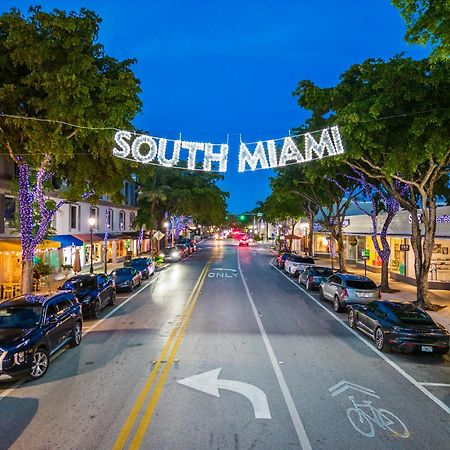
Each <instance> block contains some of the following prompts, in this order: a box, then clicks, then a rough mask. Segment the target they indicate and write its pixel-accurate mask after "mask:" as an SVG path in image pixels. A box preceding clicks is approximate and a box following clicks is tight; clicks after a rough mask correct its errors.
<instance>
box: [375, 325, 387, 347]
mask: <svg viewBox="0 0 450 450" xmlns="http://www.w3.org/2000/svg"><path fill="white" fill-rule="evenodd" d="M375 345H376V346H377V349H378V350H380V351H381V352H387V351H389V346H388V345H387V344H386V339H384V331H383V328H381V327H378V328H377V329H376V330H375Z"/></svg>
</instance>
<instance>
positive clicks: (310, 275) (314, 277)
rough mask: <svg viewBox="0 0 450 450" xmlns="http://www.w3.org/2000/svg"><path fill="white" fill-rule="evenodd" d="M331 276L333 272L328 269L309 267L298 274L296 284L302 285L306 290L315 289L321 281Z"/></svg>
mask: <svg viewBox="0 0 450 450" xmlns="http://www.w3.org/2000/svg"><path fill="white" fill-rule="evenodd" d="M331 275H333V270H332V269H330V268H329V267H317V266H309V267H307V268H306V269H305V270H304V271H303V272H300V275H299V277H298V282H299V283H300V284H304V285H305V287H306V289H307V290H308V291H309V290H311V289H317V288H318V287H319V286H320V283H322V281H325V280H326V279H327V278H328V277H329V276H331Z"/></svg>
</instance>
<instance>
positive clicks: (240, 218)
mask: <svg viewBox="0 0 450 450" xmlns="http://www.w3.org/2000/svg"><path fill="white" fill-rule="evenodd" d="M239 220H240V221H241V222H243V221H244V220H245V215H244V214H241V215H240V216H239Z"/></svg>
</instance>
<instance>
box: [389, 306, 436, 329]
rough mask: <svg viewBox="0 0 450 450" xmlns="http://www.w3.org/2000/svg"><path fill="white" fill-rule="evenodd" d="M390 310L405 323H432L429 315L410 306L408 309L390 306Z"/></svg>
mask: <svg viewBox="0 0 450 450" xmlns="http://www.w3.org/2000/svg"><path fill="white" fill-rule="evenodd" d="M391 310H392V311H393V312H394V314H395V315H396V316H397V317H398V318H399V319H400V320H401V321H402V322H405V323H430V324H432V323H434V322H433V319H432V318H431V316H430V315H429V314H427V313H426V312H425V311H422V310H421V309H418V308H416V307H414V306H412V305H411V306H410V307H409V306H407V307H404V306H403V305H402V306H398V307H393V306H391Z"/></svg>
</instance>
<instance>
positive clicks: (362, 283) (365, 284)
mask: <svg viewBox="0 0 450 450" xmlns="http://www.w3.org/2000/svg"><path fill="white" fill-rule="evenodd" d="M345 283H346V286H347V287H348V288H350V289H376V288H377V285H376V284H375V283H374V282H373V281H372V280H346V282H345Z"/></svg>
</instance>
